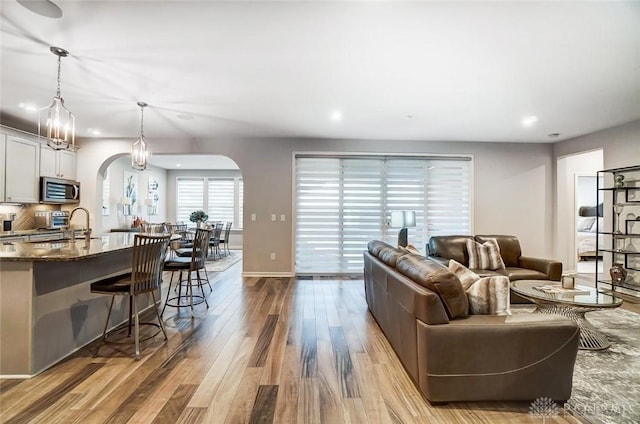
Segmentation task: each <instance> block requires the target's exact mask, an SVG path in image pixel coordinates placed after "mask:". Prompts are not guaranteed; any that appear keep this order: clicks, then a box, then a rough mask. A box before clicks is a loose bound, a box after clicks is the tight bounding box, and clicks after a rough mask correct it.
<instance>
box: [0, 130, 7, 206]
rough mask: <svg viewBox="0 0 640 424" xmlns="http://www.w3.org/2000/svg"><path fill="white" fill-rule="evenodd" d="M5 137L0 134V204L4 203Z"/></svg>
mask: <svg viewBox="0 0 640 424" xmlns="http://www.w3.org/2000/svg"><path fill="white" fill-rule="evenodd" d="M6 146H7V136H6V135H4V134H2V133H0V166H2V172H0V202H3V201H4V175H5V173H4V167H5V162H6V161H5V157H4V156H5V151H6V149H7V147H6Z"/></svg>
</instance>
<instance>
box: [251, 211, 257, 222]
mask: <svg viewBox="0 0 640 424" xmlns="http://www.w3.org/2000/svg"><path fill="white" fill-rule="evenodd" d="M251 220H252V221H255V220H256V214H255V213H252V214H251Z"/></svg>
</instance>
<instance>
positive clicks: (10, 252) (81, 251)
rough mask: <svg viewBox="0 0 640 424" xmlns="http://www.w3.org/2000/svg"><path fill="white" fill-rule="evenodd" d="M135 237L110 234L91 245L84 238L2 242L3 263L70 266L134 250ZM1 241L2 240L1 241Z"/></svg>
mask: <svg viewBox="0 0 640 424" xmlns="http://www.w3.org/2000/svg"><path fill="white" fill-rule="evenodd" d="M134 237H135V234H134V233H108V234H103V235H99V236H95V237H92V238H91V241H90V242H89V244H88V245H87V242H86V241H85V239H84V237H78V238H76V241H75V242H71V241H70V240H54V241H44V242H10V243H9V242H5V243H1V242H0V262H6V261H18V262H31V261H36V262H47V261H49V262H70V261H79V260H82V259H85V258H90V257H93V256H99V255H104V254H107V253H109V252H113V251H116V250H123V249H130V248H132V247H133V239H134ZM0 241H1V240H0Z"/></svg>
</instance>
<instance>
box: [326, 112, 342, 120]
mask: <svg viewBox="0 0 640 424" xmlns="http://www.w3.org/2000/svg"><path fill="white" fill-rule="evenodd" d="M329 119H331V120H332V121H333V122H340V121H342V112H341V111H339V110H334V111H331V114H329Z"/></svg>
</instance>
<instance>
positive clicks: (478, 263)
mask: <svg viewBox="0 0 640 424" xmlns="http://www.w3.org/2000/svg"><path fill="white" fill-rule="evenodd" d="M467 253H468V254H469V268H471V269H489V270H492V271H494V270H496V269H502V268H504V262H503V261H502V256H500V246H498V242H497V240H496V239H494V238H492V239H488V240H487V241H485V242H484V243H483V244H480V243H478V242H477V241H474V240H467Z"/></svg>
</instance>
